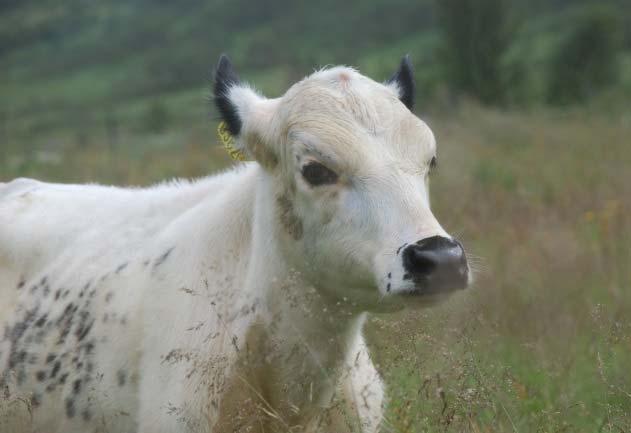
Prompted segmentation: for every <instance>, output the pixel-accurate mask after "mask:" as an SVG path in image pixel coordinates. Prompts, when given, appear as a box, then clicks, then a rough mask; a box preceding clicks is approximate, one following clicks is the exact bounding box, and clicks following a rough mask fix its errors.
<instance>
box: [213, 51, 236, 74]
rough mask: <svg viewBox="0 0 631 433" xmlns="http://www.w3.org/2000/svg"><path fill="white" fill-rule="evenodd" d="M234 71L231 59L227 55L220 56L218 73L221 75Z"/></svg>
mask: <svg viewBox="0 0 631 433" xmlns="http://www.w3.org/2000/svg"><path fill="white" fill-rule="evenodd" d="M229 69H232V62H231V61H230V57H228V55H227V54H226V53H221V55H220V56H219V60H218V61H217V68H216V71H217V73H220V72H222V71H225V70H229Z"/></svg>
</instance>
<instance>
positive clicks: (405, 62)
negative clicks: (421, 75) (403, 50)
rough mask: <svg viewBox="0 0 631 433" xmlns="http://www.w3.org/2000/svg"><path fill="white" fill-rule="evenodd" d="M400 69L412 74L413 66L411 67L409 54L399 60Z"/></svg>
mask: <svg viewBox="0 0 631 433" xmlns="http://www.w3.org/2000/svg"><path fill="white" fill-rule="evenodd" d="M401 69H403V70H408V71H409V72H414V66H412V57H410V54H406V55H405V56H403V58H402V59H401Z"/></svg>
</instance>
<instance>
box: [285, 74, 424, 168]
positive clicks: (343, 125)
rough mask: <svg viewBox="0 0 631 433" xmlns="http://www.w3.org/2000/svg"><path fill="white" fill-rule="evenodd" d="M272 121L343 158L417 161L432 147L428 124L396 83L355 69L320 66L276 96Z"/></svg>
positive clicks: (296, 137)
mask: <svg viewBox="0 0 631 433" xmlns="http://www.w3.org/2000/svg"><path fill="white" fill-rule="evenodd" d="M278 102H279V106H278V112H277V116H275V117H276V121H277V122H280V123H281V125H278V126H280V129H281V130H283V131H284V132H285V133H286V134H287V137H288V139H289V141H290V142H291V141H292V140H299V141H305V140H307V141H309V143H305V144H308V145H309V146H310V147H314V146H315V147H318V148H320V150H322V151H325V152H328V153H330V154H332V155H333V156H336V157H338V158H342V159H344V160H347V159H349V158H350V159H354V160H358V159H361V158H358V156H359V155H364V156H369V155H372V156H375V157H377V158H380V157H390V158H393V159H395V160H398V161H400V162H402V163H405V162H406V161H407V162H409V163H410V164H412V165H418V164H419V163H422V162H423V161H425V160H427V159H428V158H431V156H432V155H433V154H434V153H435V148H436V142H435V139H434V135H433V134H432V131H431V130H430V129H429V127H428V126H427V125H426V124H425V123H424V122H423V121H421V120H420V119H419V118H418V117H416V116H415V115H414V114H413V113H411V112H410V111H409V110H408V109H407V107H405V105H404V104H403V103H401V101H400V100H399V96H398V89H397V88H396V87H395V86H392V85H385V84H381V83H377V82H375V81H373V80H371V79H370V78H367V77H365V76H363V75H361V74H360V73H359V72H357V71H356V70H354V69H352V68H349V67H344V66H337V67H333V68H329V69H323V70H319V71H317V72H315V73H313V74H312V75H310V76H308V77H307V78H305V79H304V80H302V81H300V82H298V83H296V84H295V85H294V86H292V87H291V88H290V89H289V90H288V91H287V93H286V94H285V95H284V96H283V97H282V98H281V99H280V101H278Z"/></svg>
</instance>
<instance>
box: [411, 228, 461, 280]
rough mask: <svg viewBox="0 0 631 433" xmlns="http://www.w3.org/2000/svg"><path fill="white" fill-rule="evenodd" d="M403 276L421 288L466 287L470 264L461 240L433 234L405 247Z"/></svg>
mask: <svg viewBox="0 0 631 433" xmlns="http://www.w3.org/2000/svg"><path fill="white" fill-rule="evenodd" d="M403 268H404V270H405V274H404V276H403V278H404V279H411V280H413V281H414V282H415V283H417V285H419V286H420V287H419V289H420V290H421V291H422V292H439V291H446V290H454V289H464V288H465V287H466V286H467V280H468V274H469V266H468V265H467V258H466V256H465V253H464V249H463V248H462V245H461V244H460V242H458V241H455V240H453V239H449V238H445V237H443V236H432V237H430V238H425V239H421V240H420V241H418V242H417V243H415V244H412V245H408V246H407V247H406V248H405V249H404V250H403Z"/></svg>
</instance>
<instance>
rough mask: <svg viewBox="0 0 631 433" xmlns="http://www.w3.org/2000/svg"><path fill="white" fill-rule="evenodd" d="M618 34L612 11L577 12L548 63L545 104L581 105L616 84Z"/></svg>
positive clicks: (594, 8)
mask: <svg viewBox="0 0 631 433" xmlns="http://www.w3.org/2000/svg"><path fill="white" fill-rule="evenodd" d="M621 34H622V32H621V27H620V19H619V17H618V16H617V14H616V11H615V10H614V9H611V8H609V7H604V6H601V5H598V6H589V7H586V8H584V9H582V10H580V11H579V12H578V14H577V18H576V21H575V23H574V25H573V26H572V29H571V31H570V32H569V33H568V34H567V35H566V37H565V38H564V40H563V42H562V43H561V44H560V45H559V47H558V50H557V53H556V54H555V56H554V58H553V60H552V62H551V65H550V67H551V72H550V82H549V86H550V87H549V90H548V101H549V102H551V103H553V104H568V103H572V102H583V101H585V100H587V99H588V98H589V97H590V96H592V95H594V94H595V93H597V92H598V91H599V90H601V89H602V88H604V87H607V86H611V85H612V84H613V83H615V80H616V78H617V73H618V54H619V51H620V49H621V42H622V39H621Z"/></svg>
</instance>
